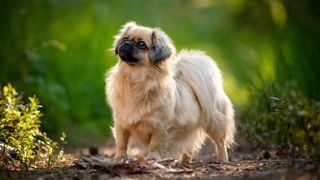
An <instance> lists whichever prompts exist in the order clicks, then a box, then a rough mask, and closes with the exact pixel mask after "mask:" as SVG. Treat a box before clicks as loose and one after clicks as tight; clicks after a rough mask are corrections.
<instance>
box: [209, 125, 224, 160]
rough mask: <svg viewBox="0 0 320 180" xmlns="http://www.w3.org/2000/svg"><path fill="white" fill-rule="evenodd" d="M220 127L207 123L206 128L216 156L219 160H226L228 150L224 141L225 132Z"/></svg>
mask: <svg viewBox="0 0 320 180" xmlns="http://www.w3.org/2000/svg"><path fill="white" fill-rule="evenodd" d="M223 131H224V130H223V128H222V129H217V128H214V127H213V126H212V125H209V126H208V127H207V129H206V132H207V134H208V135H209V137H210V138H211V140H212V141H213V142H214V143H215V147H216V154H217V158H218V160H219V161H221V162H228V152H227V145H226V142H225V137H224V136H225V135H224V134H225V133H224V132H223Z"/></svg>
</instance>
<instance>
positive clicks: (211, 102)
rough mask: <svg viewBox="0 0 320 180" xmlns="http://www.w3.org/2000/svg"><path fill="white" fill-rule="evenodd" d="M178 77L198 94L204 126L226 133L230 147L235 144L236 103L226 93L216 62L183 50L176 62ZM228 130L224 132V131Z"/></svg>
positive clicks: (204, 55)
mask: <svg viewBox="0 0 320 180" xmlns="http://www.w3.org/2000/svg"><path fill="white" fill-rule="evenodd" d="M174 72H175V73H174V77H175V78H176V80H177V81H179V80H181V81H183V82H184V83H187V84H188V85H189V86H190V87H191V88H192V90H193V91H194V93H195V96H196V97H197V100H198V102H199V105H200V108H201V111H202V119H203V120H202V121H203V122H204V123H206V125H204V126H208V125H209V126H211V127H214V128H216V129H217V130H216V131H217V132H222V133H223V134H221V135H222V136H223V137H224V140H225V143H226V145H227V146H230V145H232V144H233V142H234V141H233V139H234V133H235V124H234V117H233V116H234V111H233V107H232V103H231V101H230V100H229V98H228V97H227V96H226V94H225V92H224V90H223V84H222V76H221V73H220V70H219V69H218V67H217V65H216V63H215V62H214V61H213V60H212V59H211V58H210V57H209V56H208V55H206V54H205V53H204V52H201V51H182V52H181V53H180V54H179V55H178V57H177V61H176V66H175V71H174ZM221 129H224V131H221Z"/></svg>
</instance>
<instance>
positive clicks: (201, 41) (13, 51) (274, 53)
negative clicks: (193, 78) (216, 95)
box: [0, 0, 320, 144]
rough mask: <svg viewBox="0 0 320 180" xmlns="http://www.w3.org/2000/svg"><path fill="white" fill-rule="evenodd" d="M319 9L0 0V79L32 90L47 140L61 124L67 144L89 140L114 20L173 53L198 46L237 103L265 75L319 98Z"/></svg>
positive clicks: (162, 0)
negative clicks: (161, 38)
mask: <svg viewBox="0 0 320 180" xmlns="http://www.w3.org/2000/svg"><path fill="white" fill-rule="evenodd" d="M319 6H320V1H312V0H304V1H288V0H270V1H266V0H257V1H248V0H246V1H244V0H228V1H225V0H175V1H172V0H150V1H145V0H135V1H125V0H110V1H102V0H93V1H79V0H68V1H40V0H28V1H21V0H2V1H1V5H0V12H1V16H0V27H1V28H0V42H1V43H0V84H2V85H3V84H5V83H7V82H11V83H13V84H15V86H16V87H17V88H19V89H23V93H25V94H26V95H28V96H30V95H32V94H37V97H39V98H40V99H41V103H42V104H43V106H44V107H43V109H42V112H43V113H45V114H46V116H45V117H43V123H42V128H43V129H44V130H45V131H46V132H47V133H48V135H50V137H54V138H58V136H59V134H57V132H59V131H60V130H63V131H66V132H67V134H68V135H69V139H68V140H69V144H70V143H72V144H85V143H99V142H101V141H103V140H105V139H106V135H107V132H108V130H109V129H110V128H109V125H110V124H111V122H112V115H111V111H110V110H109V109H108V106H107V104H106V101H105V93H104V76H105V73H106V70H107V69H108V68H110V67H111V66H112V65H114V64H115V63H116V62H117V58H116V57H115V56H113V55H112V54H111V53H110V52H109V51H108V49H110V48H111V46H112V41H113V36H114V35H115V34H116V33H117V32H118V30H119V28H120V27H121V25H123V24H124V23H125V22H127V21H136V22H137V23H140V24H142V25H146V26H152V27H161V28H162V29H163V30H164V31H165V32H166V33H167V34H168V35H169V36H170V37H171V38H172V40H173V42H174V43H175V45H176V47H177V49H178V50H180V49H181V48H187V49H201V50H204V51H206V52H208V54H209V55H210V56H212V57H213V58H214V59H215V60H216V61H217V63H218V65H219V67H220V69H221V70H222V72H223V74H224V85H225V89H226V92H227V94H228V95H229V96H230V97H231V99H232V102H233V103H234V104H235V107H237V108H239V107H242V106H244V105H245V104H246V103H249V102H250V101H252V100H253V101H254V99H250V98H249V96H250V93H251V92H250V90H249V89H248V88H247V87H249V86H251V85H255V86H261V85H262V84H263V83H264V81H265V80H274V81H278V82H280V83H285V82H286V81H288V80H295V81H296V82H297V83H298V84H299V87H298V88H299V91H301V92H302V93H304V94H305V95H306V96H307V97H311V98H314V99H318V100H319V99H320V93H319V92H320V83H319V82H320V80H319V73H318V69H319V67H320V61H319V59H320V51H319V47H320V36H319V32H320V18H319V17H320V16H319V12H320V11H319V10H318V7H319ZM142 7H143V8H142ZM48 122H50V123H48Z"/></svg>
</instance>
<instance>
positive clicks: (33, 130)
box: [0, 84, 65, 168]
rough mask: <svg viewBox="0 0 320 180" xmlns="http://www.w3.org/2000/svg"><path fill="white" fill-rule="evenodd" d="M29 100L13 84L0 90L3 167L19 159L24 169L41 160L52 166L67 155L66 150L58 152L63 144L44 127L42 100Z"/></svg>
mask: <svg viewBox="0 0 320 180" xmlns="http://www.w3.org/2000/svg"><path fill="white" fill-rule="evenodd" d="M28 99H29V102H28V103H24V102H23V101H22V98H21V96H19V95H18V93H17V91H16V90H15V89H14V88H13V87H12V86H11V84H8V85H7V86H4V87H3V91H2V92H1V91H0V150H1V151H0V158H1V160H2V161H1V162H0V166H3V165H6V164H8V163H9V162H17V163H18V164H19V165H20V167H21V168H29V167H30V166H31V165H34V164H35V163H36V162H39V161H42V162H43V161H44V162H47V163H46V164H47V166H51V165H52V163H54V162H55V161H56V159H59V158H61V157H62V155H63V151H62V150H60V152H58V155H56V152H57V151H58V149H59V144H58V143H57V142H55V141H53V140H51V139H50V138H49V137H47V135H46V133H45V132H42V131H41V130H40V125H41V120H40V117H41V116H42V114H41V111H40V108H41V105H39V101H38V99H37V98H36V97H29V98H28ZM63 138H65V134H63ZM17 163H13V164H17Z"/></svg>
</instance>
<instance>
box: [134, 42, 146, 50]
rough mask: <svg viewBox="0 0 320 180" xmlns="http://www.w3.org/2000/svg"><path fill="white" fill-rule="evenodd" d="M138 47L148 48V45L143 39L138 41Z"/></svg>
mask: <svg viewBox="0 0 320 180" xmlns="http://www.w3.org/2000/svg"><path fill="white" fill-rule="evenodd" d="M136 46H137V48H139V49H147V45H146V44H145V43H144V42H143V41H138V42H137V43H136Z"/></svg>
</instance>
